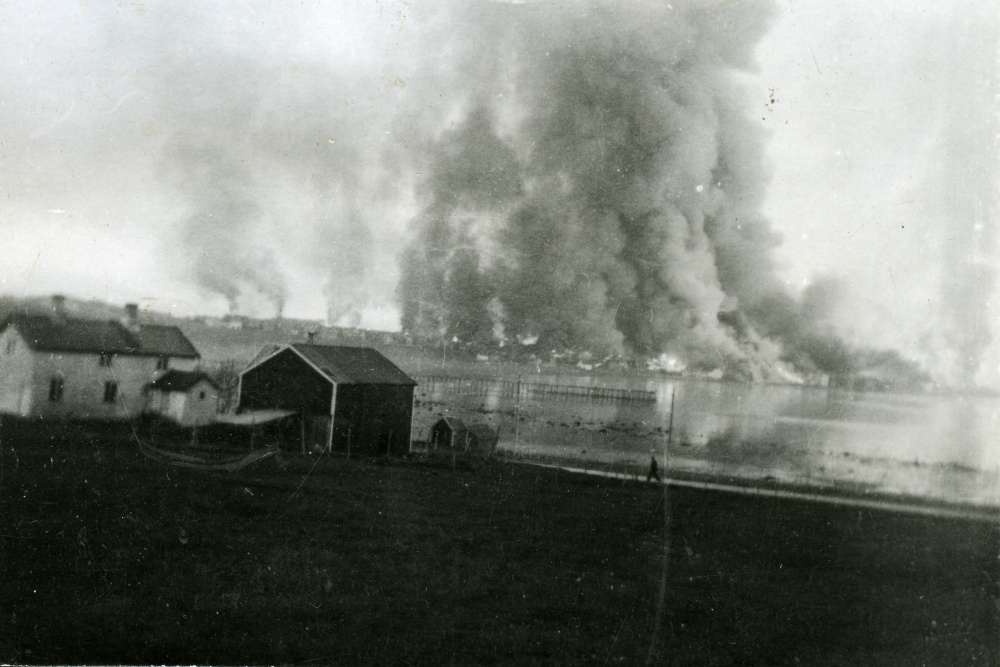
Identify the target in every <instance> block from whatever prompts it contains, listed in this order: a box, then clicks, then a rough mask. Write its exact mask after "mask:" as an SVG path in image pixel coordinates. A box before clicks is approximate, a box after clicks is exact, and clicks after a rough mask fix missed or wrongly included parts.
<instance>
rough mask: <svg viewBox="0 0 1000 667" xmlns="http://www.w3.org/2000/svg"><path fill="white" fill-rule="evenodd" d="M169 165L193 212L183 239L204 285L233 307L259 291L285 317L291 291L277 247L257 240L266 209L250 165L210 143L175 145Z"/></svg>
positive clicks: (188, 217) (196, 273)
mask: <svg viewBox="0 0 1000 667" xmlns="http://www.w3.org/2000/svg"><path fill="white" fill-rule="evenodd" d="M169 157H170V159H169V164H171V165H183V168H182V169H181V168H179V167H178V168H175V169H173V170H172V172H173V173H172V176H173V178H174V179H175V180H176V181H177V185H178V188H179V191H180V192H183V193H184V195H185V203H186V205H187V208H188V216H187V218H186V220H185V222H184V230H183V231H182V240H183V242H184V244H185V248H186V249H187V250H188V252H187V254H188V257H187V258H186V259H188V260H189V261H190V262H191V265H192V267H191V268H192V270H193V272H194V276H195V279H196V280H197V282H198V284H199V285H200V286H202V287H203V288H205V289H207V290H209V291H211V292H215V293H217V294H220V295H222V296H223V297H225V299H226V302H227V303H228V305H229V312H230V313H234V312H236V310H237V309H238V307H239V299H240V296H241V295H242V294H243V293H244V292H246V291H247V290H255V291H256V292H257V293H258V294H260V295H261V296H263V297H264V298H265V299H266V300H267V301H268V302H269V303H271V304H272V305H273V306H274V309H275V311H276V313H277V314H278V315H279V316H280V315H281V312H282V309H283V308H284V304H285V300H286V298H287V296H288V288H287V286H286V284H285V279H284V276H283V275H282V272H281V270H280V268H279V266H278V263H277V260H276V258H275V256H274V253H273V251H271V250H269V249H268V248H267V247H266V246H265V245H263V244H258V243H256V242H255V238H256V237H257V236H258V231H257V230H258V227H259V226H261V225H262V224H264V222H265V220H264V212H263V211H262V210H261V207H260V206H259V205H258V203H257V195H256V191H257V189H258V188H259V186H260V184H259V183H257V182H256V181H255V179H254V177H253V175H252V174H251V173H250V172H249V170H248V169H247V168H246V167H244V166H242V165H239V164H234V162H233V161H232V160H231V159H230V158H229V156H228V151H227V150H225V149H223V148H221V147H219V146H216V145H212V144H211V143H210V142H207V141H206V142H204V143H202V144H200V145H198V146H188V145H185V144H184V143H182V142H177V143H174V144H172V145H171V147H170V149H169Z"/></svg>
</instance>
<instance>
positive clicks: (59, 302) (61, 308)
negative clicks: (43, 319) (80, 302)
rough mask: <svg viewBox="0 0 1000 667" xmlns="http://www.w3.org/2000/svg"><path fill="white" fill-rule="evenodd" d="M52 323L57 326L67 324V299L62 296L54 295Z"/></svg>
mask: <svg viewBox="0 0 1000 667" xmlns="http://www.w3.org/2000/svg"><path fill="white" fill-rule="evenodd" d="M52 321H53V322H55V323H56V324H65V323H66V297H64V296H63V295H62V294H53V295H52Z"/></svg>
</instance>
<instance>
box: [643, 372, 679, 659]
mask: <svg viewBox="0 0 1000 667" xmlns="http://www.w3.org/2000/svg"><path fill="white" fill-rule="evenodd" d="M676 397H677V388H676V387H674V388H673V389H672V390H671V392H670V421H669V422H668V425H667V437H666V438H665V439H664V440H663V501H662V502H663V556H662V558H663V563H662V566H661V568H660V595H659V598H658V600H657V603H656V626H655V630H654V631H653V638H652V639H651V640H650V642H649V653H648V654H647V655H646V664H647V665H652V664H653V657H654V656H655V655H656V648H657V645H659V644H660V635H661V626H662V625H663V624H664V618H663V617H664V614H665V613H666V600H667V581H668V578H669V577H668V574H669V572H670V567H669V566H670V504H669V502H668V501H669V498H668V496H667V488H668V487H669V486H670V445H671V444H672V441H673V438H674V399H675V398H676ZM662 634H663V635H664V639H663V649H664V650H663V651H662V653H663V655H662V657H661V659H660V663H662V664H666V662H667V659H666V648H667V639H669V636H670V635H669V631H667V632H662Z"/></svg>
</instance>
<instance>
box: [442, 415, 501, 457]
mask: <svg viewBox="0 0 1000 667" xmlns="http://www.w3.org/2000/svg"><path fill="white" fill-rule="evenodd" d="M496 435H497V433H496V431H495V430H494V429H492V428H490V427H489V426H487V425H486V424H471V425H468V426H467V425H466V424H465V422H464V421H462V420H461V419H459V418H458V417H443V418H441V419H439V420H437V422H435V423H434V425H433V426H431V438H430V446H431V447H433V448H435V449H437V448H449V449H455V450H457V451H462V452H472V453H476V454H488V453H489V452H490V451H491V450H492V449H493V442H494V440H495V439H496Z"/></svg>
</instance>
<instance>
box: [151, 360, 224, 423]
mask: <svg viewBox="0 0 1000 667" xmlns="http://www.w3.org/2000/svg"><path fill="white" fill-rule="evenodd" d="M146 393H147V397H146V412H147V413H150V414H158V415H162V416H163V417H166V418H168V419H171V420H172V421H174V422H176V423H178V424H180V425H181V426H205V425H207V424H211V423H212V422H214V421H215V417H216V414H217V413H218V408H219V394H220V392H219V386H218V385H217V384H216V383H215V382H214V381H213V380H212V379H211V378H210V377H208V376H207V375H206V374H205V373H202V372H201V371H178V370H170V371H167V372H166V373H164V374H163V375H161V376H160V377H158V378H156V380H154V381H153V382H151V383H150V384H149V386H148V387H147V390H146Z"/></svg>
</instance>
